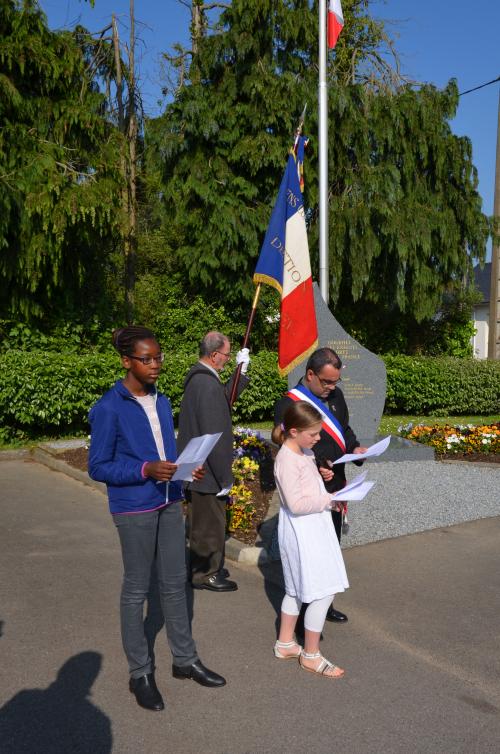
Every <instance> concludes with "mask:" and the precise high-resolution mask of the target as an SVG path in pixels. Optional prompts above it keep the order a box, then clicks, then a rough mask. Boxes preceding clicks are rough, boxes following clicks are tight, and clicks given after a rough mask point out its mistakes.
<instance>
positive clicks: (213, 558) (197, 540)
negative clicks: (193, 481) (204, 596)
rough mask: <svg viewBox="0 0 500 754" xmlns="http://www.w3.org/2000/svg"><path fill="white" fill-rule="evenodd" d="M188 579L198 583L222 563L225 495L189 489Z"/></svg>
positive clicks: (224, 536)
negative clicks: (189, 565)
mask: <svg viewBox="0 0 500 754" xmlns="http://www.w3.org/2000/svg"><path fill="white" fill-rule="evenodd" d="M186 497H187V500H188V503H189V506H188V519H189V550H190V564H191V580H192V582H193V584H201V583H202V582H204V581H206V580H207V579H208V577H209V576H213V575H214V574H216V573H217V572H218V571H219V570H220V569H221V568H222V566H223V564H224V545H225V541H226V503H227V496H225V497H217V496H216V495H215V494H212V493H210V492H195V491H193V490H191V491H188V492H187V494H186Z"/></svg>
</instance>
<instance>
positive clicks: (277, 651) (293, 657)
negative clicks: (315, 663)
mask: <svg viewBox="0 0 500 754" xmlns="http://www.w3.org/2000/svg"><path fill="white" fill-rule="evenodd" d="M290 647H297V652H293V653H292V654H286V655H283V654H281V652H280V649H290ZM302 651H303V650H302V647H301V646H300V644H297V642H296V641H277V642H276V644H275V645H274V656H275V657H277V658H278V660H298V659H299V657H300V655H301V654H302Z"/></svg>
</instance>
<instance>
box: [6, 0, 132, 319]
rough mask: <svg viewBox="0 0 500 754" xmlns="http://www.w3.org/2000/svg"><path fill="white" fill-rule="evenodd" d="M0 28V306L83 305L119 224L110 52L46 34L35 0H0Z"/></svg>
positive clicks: (84, 39)
mask: <svg viewBox="0 0 500 754" xmlns="http://www.w3.org/2000/svg"><path fill="white" fill-rule="evenodd" d="M0 30H1V31H0V125H1V129H0V281H1V285H0V312H1V313H2V314H3V316H22V317H25V318H29V317H31V316H35V317H41V316H42V315H46V314H48V313H51V312H53V311H54V309H57V308H60V307H62V306H69V307H70V308H71V307H74V306H80V307H82V308H83V307H89V306H91V305H92V301H91V299H92V298H94V299H95V298H96V297H99V292H100V291H101V290H102V277H103V275H104V271H105V268H106V264H107V263H108V258H107V254H106V252H109V249H110V247H111V246H112V243H113V240H114V238H115V232H116V223H117V207H118V198H119V183H120V176H119V171H118V166H119V161H118V142H117V138H118V137H117V129H116V128H115V127H114V126H113V125H112V124H111V122H110V119H109V118H108V117H107V114H106V109H105V98H104V96H103V95H102V94H100V93H99V91H98V87H97V85H96V76H97V75H98V74H99V73H100V72H101V71H100V68H102V67H103V66H106V65H108V64H109V59H111V60H112V50H111V48H109V50H108V52H107V53H106V54H104V55H102V54H100V55H98V56H94V55H93V52H92V47H93V46H92V45H91V44H90V39H89V37H88V35H86V33H85V31H84V30H82V29H79V30H76V32H75V33H70V32H51V31H49V29H48V27H47V23H46V19H45V16H44V15H43V13H42V12H41V11H40V9H39V7H38V4H37V3H36V2H35V1H34V0H23V2H17V1H16V0H4V2H2V4H1V6H0ZM101 52H102V51H101Z"/></svg>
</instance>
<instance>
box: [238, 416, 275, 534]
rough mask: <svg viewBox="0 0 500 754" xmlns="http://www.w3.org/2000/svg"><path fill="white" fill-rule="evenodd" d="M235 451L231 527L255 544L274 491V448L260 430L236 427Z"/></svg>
mask: <svg viewBox="0 0 500 754" xmlns="http://www.w3.org/2000/svg"><path fill="white" fill-rule="evenodd" d="M233 453H234V460H233V475H234V480H235V483H234V485H233V487H232V488H231V491H230V493H229V503H228V506H227V527H228V530H229V531H230V532H231V534H232V535H233V536H234V537H236V538H237V539H240V540H241V541H243V542H245V543H246V544H253V543H254V542H255V539H256V536H257V528H258V526H259V525H260V523H261V522H262V520H263V518H264V517H265V515H266V513H267V508H268V507H269V501H270V499H271V496H272V492H273V490H274V479H273V474H272V466H273V458H272V453H271V447H270V445H269V444H268V443H267V442H266V441H265V440H264V438H263V437H262V435H261V434H260V433H259V432H257V431H255V430H252V429H245V428H243V427H236V429H235V432H234V451H233Z"/></svg>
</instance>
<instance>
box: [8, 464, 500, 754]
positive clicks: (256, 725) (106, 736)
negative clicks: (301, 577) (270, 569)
mask: <svg viewBox="0 0 500 754" xmlns="http://www.w3.org/2000/svg"><path fill="white" fill-rule="evenodd" d="M0 480H1V483H0V521H1V527H0V565H1V574H2V575H1V581H0V595H1V599H0V621H1V637H0V649H1V653H0V657H1V668H2V675H1V677H2V683H1V685H0V751H1V752H2V754H14V752H15V754H22V753H23V752H30V753H33V754H34V753H35V752H36V753H37V754H52V753H54V752H57V753H58V754H70V753H71V754H73V753H74V752H76V753H78V754H80V753H85V754H87V753H88V754H90V753H91V752H92V754H107V753H108V752H116V753H118V754H129V752H130V754H137V753H138V752H148V754H156V753H157V752H158V754H159V753H160V752H161V753H162V754H164V753H166V752H172V753H173V752H176V753H179V754H191V753H193V754H194V753H195V752H196V753H198V752H200V753H201V752H202V753H203V754H261V753H262V754H281V753H282V752H283V753H285V752H286V753H289V754H299V752H300V753H301V754H302V753H303V752H314V753H317V754H323V752H324V753H325V754H326V753H327V752H328V753H330V752H343V753H347V754H372V753H373V754H381V753H382V752H384V753H391V752H429V753H432V754H434V753H436V752H450V753H453V754H459V753H461V752H464V753H465V752H467V753H468V754H487V753H488V752H495V754H497V753H498V752H500V673H499V671H500V651H499V650H500V640H499V625H500V622H499V615H500V583H499V581H500V546H499V543H500V518H498V517H497V518H495V517H492V518H487V519H482V520H479V521H475V522H470V523H464V524H460V525H457V526H451V527H447V528H437V529H434V530H432V531H429V532H424V533H420V534H414V535H409V536H404V537H398V538H395V539H390V540H385V541H380V542H375V543H373V544H368V545H364V546H360V547H353V548H350V549H347V550H345V551H344V557H345V560H346V564H347V570H348V574H349V578H350V582H351V589H350V590H349V591H348V592H347V593H345V594H344V595H342V596H341V597H339V599H338V603H337V606H338V608H339V609H342V610H344V611H345V612H346V613H348V615H349V623H348V624H347V625H343V626H341V625H335V624H327V625H326V626H325V630H324V639H323V642H322V651H323V652H324V654H325V655H326V656H327V657H328V658H330V659H332V660H334V661H335V662H336V663H337V664H339V665H341V666H342V667H344V668H346V676H345V678H344V679H342V680H335V681H332V680H326V679H322V678H319V677H315V676H314V675H312V674H310V673H305V672H304V671H302V670H300V669H299V667H298V665H297V664H296V663H295V662H293V661H292V662H283V661H278V660H276V659H274V657H273V654H272V645H273V642H274V640H275V626H276V617H277V609H279V607H278V606H279V604H280V601H281V596H282V593H281V591H280V589H279V588H278V587H276V586H275V585H274V584H273V583H271V581H270V580H269V573H268V574H267V575H266V574H263V573H261V572H260V571H258V570H257V569H256V568H253V567H246V568H244V567H241V566H236V565H232V564H229V567H230V570H231V573H232V576H233V577H234V578H235V579H236V580H237V581H238V584H239V587H240V588H239V590H238V591H237V592H235V593H230V594H223V595H219V594H213V593H210V592H196V594H195V596H194V620H193V633H194V636H195V638H196V641H197V644H198V651H199V653H200V656H201V658H202V659H203V661H204V662H205V664H207V665H208V666H209V667H211V668H212V669H214V670H216V671H218V672H220V673H222V674H223V675H225V676H226V678H227V681H228V683H227V686H226V687H224V688H222V689H205V688H202V687H200V686H198V685H196V684H195V683H193V682H192V681H180V680H175V679H173V678H172V677H171V675H170V662H171V658H170V653H169V651H168V647H167V644H166V641H165V638H164V636H163V634H162V633H160V634H159V635H158V637H157V641H156V663H157V672H156V677H157V682H158V685H159V687H160V690H161V691H162V693H163V695H164V698H165V702H166V709H165V711H164V712H162V713H151V712H146V711H144V710H141V709H140V708H139V707H138V706H137V705H136V704H135V700H134V698H133V697H132V696H131V695H130V694H129V692H128V688H127V681H128V678H127V669H126V663H125V660H124V656H123V653H122V648H121V642H120V635H119V621H118V595H119V589H120V581H121V560H120V553H119V547H118V540H117V536H116V533H115V531H114V527H113V525H112V522H111V519H110V517H109V514H108V513H107V505H106V502H105V499H104V498H103V496H102V495H101V494H100V493H99V492H98V491H96V490H94V489H91V488H89V487H86V486H85V485H83V484H81V483H79V482H77V481H74V480H72V479H69V478H67V477H65V476H64V475H63V474H60V473H58V472H54V471H51V470H49V469H47V468H46V467H44V466H40V465H38V464H36V463H33V462H30V461H26V462H22V461H3V462H2V463H1V464H0Z"/></svg>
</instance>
